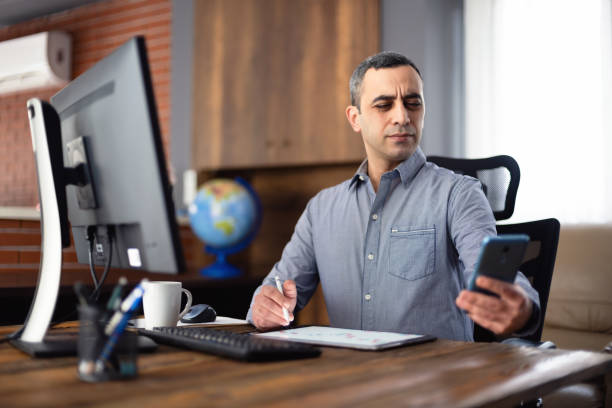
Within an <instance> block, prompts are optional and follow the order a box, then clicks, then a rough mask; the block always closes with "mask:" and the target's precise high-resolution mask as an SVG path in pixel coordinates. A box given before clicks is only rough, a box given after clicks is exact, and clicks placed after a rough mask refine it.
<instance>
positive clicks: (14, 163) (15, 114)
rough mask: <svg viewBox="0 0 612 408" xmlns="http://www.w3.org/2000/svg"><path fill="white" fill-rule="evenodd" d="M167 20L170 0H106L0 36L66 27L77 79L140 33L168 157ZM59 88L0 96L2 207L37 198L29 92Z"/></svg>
mask: <svg viewBox="0 0 612 408" xmlns="http://www.w3.org/2000/svg"><path fill="white" fill-rule="evenodd" d="M171 19H172V4H171V2H170V0H130V1H125V0H107V1H101V2H98V3H94V4H89V5H85V6H82V7H78V8H75V9H72V10H68V11H65V12H60V13H56V14H52V15H50V16H45V17H41V18H37V19H34V20H30V21H26V22H23V23H19V24H15V25H12V26H9V27H4V28H0V41H4V40H10V39H12V38H17V37H22V36H25V35H29V34H34V33H37V32H41V31H49V30H63V31H66V32H68V33H70V34H71V36H72V47H73V48H72V57H73V60H72V77H73V78H76V77H77V76H78V75H80V74H81V73H83V72H84V71H86V70H87V69H88V68H90V67H91V66H92V65H94V64H95V63H96V62H97V61H99V60H100V59H102V58H103V57H105V56H106V55H108V54H110V53H111V52H112V51H113V50H114V49H115V48H117V47H118V46H119V45H121V44H122V43H124V42H125V41H127V40H128V39H129V38H131V37H132V36H135V35H144V36H145V38H146V42H147V51H148V55H149V65H150V68H151V71H152V78H153V86H154V91H155V98H156V101H157V109H158V113H159V120H160V126H161V132H162V137H163V140H164V146H165V147H166V154H167V157H168V155H169V151H168V149H169V137H170V133H169V132H170V57H171V56H170V43H171V38H170V27H171ZM1 63H2V61H0V64H1ZM58 90H59V88H47V89H38V90H31V91H27V92H17V93H11V94H4V95H0V206H34V205H35V204H36V203H37V202H38V191H37V182H36V169H35V165H34V158H33V154H32V143H31V140H30V130H29V124H28V118H27V113H26V108H25V106H26V101H27V100H28V99H30V98H33V97H38V98H41V99H45V100H49V98H50V97H51V96H52V95H53V94H55V93H56V92H57V91H58Z"/></svg>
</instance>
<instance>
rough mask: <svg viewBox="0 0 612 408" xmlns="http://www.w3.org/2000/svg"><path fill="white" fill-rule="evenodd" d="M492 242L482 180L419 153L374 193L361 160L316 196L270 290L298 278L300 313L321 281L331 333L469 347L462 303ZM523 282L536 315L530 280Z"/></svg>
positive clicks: (470, 336) (386, 177) (520, 279)
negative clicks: (425, 338)
mask: <svg viewBox="0 0 612 408" xmlns="http://www.w3.org/2000/svg"><path fill="white" fill-rule="evenodd" d="M495 234H496V229H495V219H494V217H493V213H492V211H491V208H490V206H489V203H488V202H487V199H486V197H485V195H484V193H483V192H482V189H481V186H480V182H479V181H478V180H476V179H474V178H471V177H467V176H461V175H457V174H455V173H453V172H452V171H450V170H446V169H442V168H439V167H438V166H436V165H435V164H433V163H429V162H426V159H425V155H424V154H423V152H422V150H421V149H420V148H418V149H417V150H416V152H415V153H414V154H413V155H412V156H410V157H409V158H408V159H406V160H405V161H404V162H402V163H401V164H400V165H399V166H398V167H397V168H395V169H394V170H393V171H390V172H387V173H385V174H383V175H382V177H381V180H380V184H379V187H378V192H377V193H375V192H374V189H373V187H372V184H371V182H370V179H369V177H368V175H367V161H364V162H363V163H362V164H361V166H360V167H359V169H358V171H357V172H356V174H355V175H354V176H353V177H352V178H351V179H350V180H347V181H345V182H343V183H341V184H338V185H336V186H334V187H331V188H327V189H324V190H322V191H321V192H319V193H318V194H317V195H316V196H315V197H314V198H312V199H311V200H310V202H309V203H308V205H307V206H306V209H305V211H304V212H303V214H302V216H301V217H300V219H299V221H298V222H297V225H296V227H295V232H294V233H293V236H292V237H291V240H290V241H289V243H288V244H287V246H286V247H285V249H284V251H283V254H282V257H281V259H280V261H279V262H278V263H276V265H274V267H273V269H272V271H271V272H270V273H269V274H268V276H267V277H266V278H265V279H264V281H263V285H272V286H274V276H275V275H278V276H279V277H280V278H281V280H286V279H293V280H295V282H296V285H297V290H298V299H297V307H296V310H300V309H302V308H303V307H304V306H305V305H306V303H307V302H308V300H309V299H310V297H311V296H312V294H313V292H314V291H315V289H316V287H317V284H318V283H319V282H321V285H322V288H323V294H324V297H325V303H326V305H327V312H328V315H329V319H330V324H331V325H332V326H334V327H342V328H353V329H363V330H380V331H393V332H404V333H421V334H432V335H435V336H437V337H439V338H446V339H454V340H465V341H471V340H473V322H472V321H471V319H470V318H469V317H468V316H467V314H466V313H465V312H464V311H463V310H461V309H459V308H458V307H457V306H456V305H455V298H456V297H457V296H458V295H459V292H460V291H461V290H462V289H465V288H466V286H467V283H468V282H469V278H470V277H471V274H472V273H473V270H474V265H475V263H476V260H477V257H478V254H479V251H480V245H481V242H482V240H483V238H484V237H486V236H490V235H495ZM516 282H517V283H518V284H519V285H521V286H522V287H523V288H524V289H525V290H526V292H527V294H528V296H529V297H530V298H531V299H532V301H533V302H534V310H536V309H538V305H539V300H538V294H537V292H536V291H535V290H534V289H533V288H532V287H531V285H530V284H529V281H528V280H527V278H525V276H524V275H523V274H522V273H519V274H518V275H517V280H516ZM259 290H260V288H258V289H257V291H256V292H255V294H257V293H258V291H259ZM251 309H252V305H251V308H250V309H249V311H248V314H247V320H249V321H250V322H252V317H251V313H252V312H251ZM538 310H539V309H538ZM534 329H535V328H534ZM528 331H531V330H528Z"/></svg>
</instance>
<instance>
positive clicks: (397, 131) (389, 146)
mask: <svg viewBox="0 0 612 408" xmlns="http://www.w3.org/2000/svg"><path fill="white" fill-rule="evenodd" d="M360 107H361V112H359V110H358V109H357V107H355V106H349V107H348V108H347V111H346V114H347V117H348V120H349V122H350V124H351V127H352V128H353V130H354V131H355V132H359V133H361V136H362V137H363V141H364V144H365V149H366V154H367V156H368V160H369V161H375V162H377V163H379V165H383V166H386V167H387V168H388V169H391V168H393V167H395V166H396V165H397V164H399V162H401V161H403V160H405V159H406V158H408V157H409V156H410V155H412V153H414V151H415V150H416V148H417V146H418V144H419V142H420V140H421V133H422V131H423V118H424V117H425V101H424V99H423V82H422V81H421V78H420V77H419V75H418V74H417V72H416V71H415V70H414V69H413V68H412V67H411V66H408V65H403V66H398V67H393V68H381V69H378V70H377V69H373V68H370V69H369V70H368V71H367V72H366V74H365V76H364V78H363V81H362V84H361V101H360Z"/></svg>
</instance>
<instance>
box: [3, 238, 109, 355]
mask: <svg viewBox="0 0 612 408" xmlns="http://www.w3.org/2000/svg"><path fill="white" fill-rule="evenodd" d="M107 236H108V248H107V253H108V255H107V257H106V263H105V265H104V272H102V276H101V277H100V280H99V281H98V277H97V275H96V271H95V266H94V263H93V248H94V244H95V241H96V240H97V237H96V233H95V229H94V228H92V227H90V228H88V229H87V240H88V241H89V271H90V273H91V277H92V279H93V281H94V290H93V292H92V293H91V295H89V299H90V300H91V301H93V302H97V301H98V298H99V297H100V293H101V291H102V285H103V284H104V281H105V280H106V277H107V276H108V273H109V271H110V267H111V263H112V259H113V237H114V229H113V227H109V229H108V234H107ZM75 314H76V310H72V311H70V312H68V313H67V314H65V315H64V316H62V317H60V318H59V319H57V320H56V321H54V322H51V323H50V324H49V327H48V328H47V330H48V329H51V328H52V327H54V326H56V325H58V324H60V323H63V322H65V321H67V320H68V319H70V318H71V317H72V316H73V315H75ZM24 329H25V325H24V326H21V327H20V328H19V329H17V330H16V331H14V332H13V333H10V334H8V335H6V336H5V337H2V338H0V344H1V343H5V342H7V341H11V340H13V339H16V338H18V337H19V336H20V335H21V333H23V330H24Z"/></svg>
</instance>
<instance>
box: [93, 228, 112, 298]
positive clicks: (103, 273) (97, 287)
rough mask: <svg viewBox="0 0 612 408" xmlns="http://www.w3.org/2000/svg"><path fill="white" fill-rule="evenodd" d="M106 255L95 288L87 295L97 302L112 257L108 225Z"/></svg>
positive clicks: (110, 235)
mask: <svg viewBox="0 0 612 408" xmlns="http://www.w3.org/2000/svg"><path fill="white" fill-rule="evenodd" d="M107 253H108V255H107V256H106V264H105V265H104V272H102V276H101V277H100V281H99V282H98V283H97V285H96V288H95V289H94V291H93V293H92V294H91V296H90V297H89V299H90V300H92V301H94V302H97V301H98V298H99V297H100V292H101V291H102V285H103V284H104V281H105V280H106V277H107V276H108V272H109V271H110V266H111V262H112V259H113V229H112V227H109V229H108V251H107Z"/></svg>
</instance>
